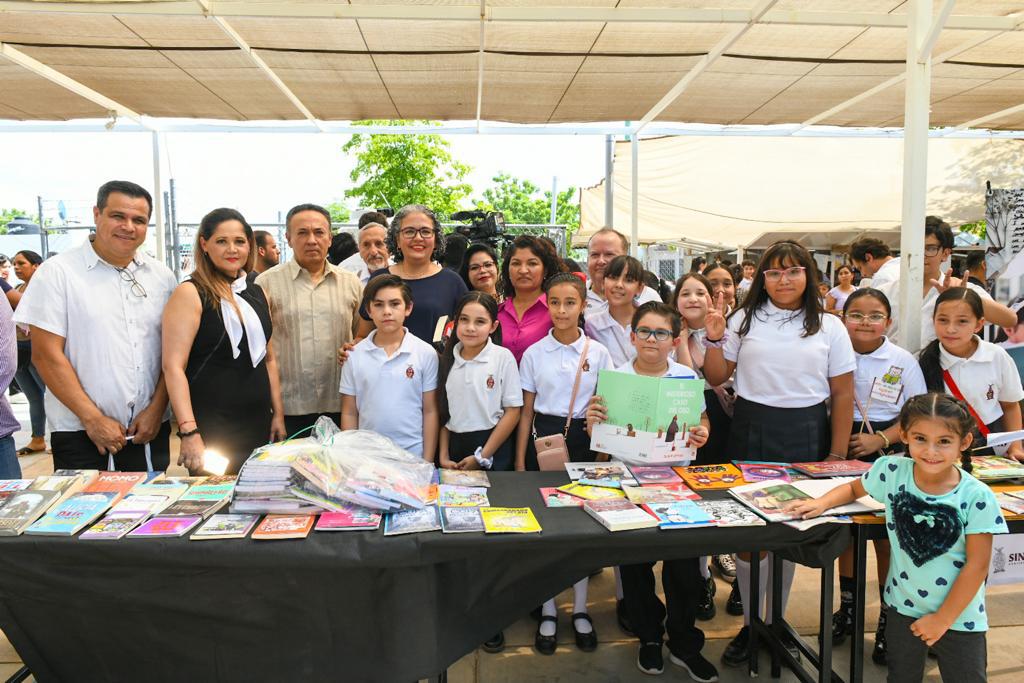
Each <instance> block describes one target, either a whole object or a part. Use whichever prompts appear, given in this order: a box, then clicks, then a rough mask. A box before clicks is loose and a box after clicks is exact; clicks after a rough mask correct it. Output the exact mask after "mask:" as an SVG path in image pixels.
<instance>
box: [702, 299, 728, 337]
mask: <svg viewBox="0 0 1024 683" xmlns="http://www.w3.org/2000/svg"><path fill="white" fill-rule="evenodd" d="M707 297H708V313H707V315H706V316H705V318H704V330H705V331H706V332H707V338H708V339H709V340H711V341H719V340H720V339H721V338H722V337H723V336H724V335H725V294H723V293H722V292H719V293H718V298H717V300H715V301H712V299H711V295H710V294H709V295H707Z"/></svg>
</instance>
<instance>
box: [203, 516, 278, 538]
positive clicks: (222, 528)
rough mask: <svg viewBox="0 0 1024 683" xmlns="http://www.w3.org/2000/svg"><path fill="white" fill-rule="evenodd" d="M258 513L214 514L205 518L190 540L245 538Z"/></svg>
mask: <svg viewBox="0 0 1024 683" xmlns="http://www.w3.org/2000/svg"><path fill="white" fill-rule="evenodd" d="M259 518H260V516H259V515H214V516H213V517H210V518H209V519H208V520H206V521H205V522H204V523H203V525H202V526H201V527H199V528H198V529H196V532H195V533H194V534H192V535H191V536H189V537H188V538H189V540H190V541H206V540H211V539H222V538H245V537H246V536H248V535H249V532H250V531H252V528H253V527H254V526H256V522H257V521H259Z"/></svg>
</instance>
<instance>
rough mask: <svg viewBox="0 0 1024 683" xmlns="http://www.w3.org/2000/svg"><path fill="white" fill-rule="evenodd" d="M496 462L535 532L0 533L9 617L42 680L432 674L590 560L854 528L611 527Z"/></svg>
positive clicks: (828, 556)
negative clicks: (266, 537)
mask: <svg viewBox="0 0 1024 683" xmlns="http://www.w3.org/2000/svg"><path fill="white" fill-rule="evenodd" d="M567 481H568V480H567V478H566V475H565V474H564V473H551V472H535V473H512V472H509V473H494V474H492V475H491V482H492V487H491V489H490V500H491V504H492V505H496V506H511V507H524V506H529V507H531V508H533V510H534V513H535V514H536V515H537V518H538V519H539V520H540V523H541V526H543V528H544V531H543V533H541V534H522V535H497V536H495V535H492V536H487V537H485V536H484V535H482V534H476V533H470V534H441V533H440V532H433V533H427V534H412V535H407V536H393V537H387V538H385V537H384V535H383V532H382V531H375V532H330V533H328V532H312V533H311V534H310V536H309V537H308V538H306V539H302V540H286V541H253V540H250V539H244V540H225V541H202V542H194V541H189V540H188V539H187V538H181V539H160V540H157V539H122V540H120V541H114V542H106V541H79V540H77V539H68V538H50V537H39V536H36V537H32V536H21V537H18V538H3V539H0V628H2V629H3V631H4V632H5V633H6V634H7V636H8V637H9V638H10V640H11V642H12V643H13V644H14V647H15V648H16V649H17V651H18V653H19V654H20V655H21V657H22V659H23V660H24V661H25V663H26V664H27V665H28V667H29V668H30V669H31V671H32V672H33V674H35V676H36V678H37V679H38V680H39V681H86V680H88V681H140V680H145V681H154V682H155V681H182V680H190V681H282V680H302V681H328V680H330V681H342V680H344V681H376V680H380V681H408V680H413V679H416V678H421V677H427V676H431V675H436V674H437V673H439V672H440V671H442V670H443V669H444V668H445V667H447V666H448V665H450V664H451V663H453V662H455V661H456V660H458V659H459V658H460V657H462V656H463V655H465V654H466V653H468V652H470V651H472V650H473V649H474V648H475V647H476V646H477V645H478V644H479V643H481V642H482V641H483V640H485V639H487V638H488V637H490V636H491V635H492V634H494V633H496V632H497V631H498V630H500V629H502V628H504V627H506V626H508V625H509V624H510V623H512V622H514V621H516V620H517V619H519V618H521V617H522V616H523V615H524V614H526V613H527V612H528V611H530V609H532V608H534V607H536V606H537V605H539V604H541V603H542V602H543V601H544V600H545V599H547V598H549V597H551V596H552V595H555V594H557V593H558V592H560V591H561V590H563V589H565V588H567V587H569V586H570V585H572V584H573V583H574V582H575V581H577V580H579V579H580V578H582V577H583V576H586V575H587V574H588V573H590V572H591V571H593V570H595V569H597V568H600V567H607V566H612V565H616V564H624V563H629V562H640V561H651V560H658V559H665V558H682V557H692V556H696V555H709V554H717V553H722V552H729V551H746V550H774V551H777V552H779V553H780V554H781V555H783V556H784V557H786V558H787V559H791V560H795V561H797V562H800V563H802V564H807V565H810V566H821V565H822V563H825V562H831V561H833V560H834V559H835V558H836V557H837V556H838V555H839V553H840V552H842V550H843V549H844V548H845V547H846V545H847V543H848V541H849V530H848V529H847V528H846V526H845V525H838V524H826V525H821V526H817V527H814V528H812V529H810V530H808V531H804V532H797V531H795V530H794V529H791V528H789V527H786V526H783V525H780V524H770V525H768V526H767V527H750V528H731V529H718V528H706V529H690V530H673V531H661V530H658V529H645V530H640V531H631V532H619V533H614V534H613V533H609V532H608V531H606V530H605V529H604V527H602V526H601V525H599V524H598V523H597V522H596V521H595V520H593V519H592V518H590V517H589V516H588V515H587V514H586V513H585V512H584V511H583V510H581V509H578V508H545V507H544V504H543V501H542V500H541V497H540V494H539V493H538V491H537V489H538V487H541V486H557V485H560V484H563V483H566V482H567Z"/></svg>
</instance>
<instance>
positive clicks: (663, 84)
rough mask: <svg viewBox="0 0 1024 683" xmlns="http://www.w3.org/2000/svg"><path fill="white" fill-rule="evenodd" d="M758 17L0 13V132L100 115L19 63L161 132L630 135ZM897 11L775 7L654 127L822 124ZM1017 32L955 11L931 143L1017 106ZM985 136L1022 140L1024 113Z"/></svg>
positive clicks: (1014, 26)
mask: <svg viewBox="0 0 1024 683" xmlns="http://www.w3.org/2000/svg"><path fill="white" fill-rule="evenodd" d="M760 4H761V3H760V2H756V1H755V0H485V2H484V3H483V4H482V5H481V3H480V2H479V1H478V0H415V1H408V0H351V1H350V2H341V1H336V2H325V1H321V2H313V1H309V0H298V1H294V2H284V1H283V0H278V1H276V2H275V1H264V0H261V1H255V0H230V1H210V0H187V1H186V0H165V1H160V2H154V1H148V0H129V1H122V2H103V3H100V2H87V1H83V0H77V1H75V0H71V1H69V2H43V1H37V0H4V1H0V44H2V45H0V48H2V49H6V52H3V51H2V50H0V92H2V93H4V97H3V101H2V103H0V118H7V119H18V120H22V119H23V120H33V119H48V120H53V119H74V118H82V117H102V116H105V115H106V113H107V109H106V108H105V107H104V106H100V105H98V104H95V103H94V102H91V101H89V100H88V99H85V98H83V97H82V96H81V95H80V94H76V93H74V92H71V91H69V90H67V89H64V88H62V87H60V86H59V85H56V84H55V83H54V82H53V81H52V79H48V78H46V77H44V76H43V75H41V74H40V72H39V70H33V69H29V68H26V66H25V64H24V63H18V62H16V61H15V60H14V59H13V57H14V56H15V51H17V53H18V54H20V55H27V57H28V58H30V59H32V60H35V61H36V62H38V63H39V64H41V65H43V66H44V67H49V68H50V69H53V70H55V71H56V72H57V73H59V74H62V75H64V76H67V77H68V78H71V79H74V80H75V81H77V82H79V83H81V84H84V85H85V86H87V87H88V88H91V89H92V90H94V91H96V92H98V93H101V94H103V95H105V96H107V97H109V98H112V99H113V100H115V101H116V102H118V103H120V104H122V105H124V106H125V107H127V108H129V109H130V110H132V111H134V112H137V113H139V114H141V115H145V116H151V117H184V118H211V119H226V120H287V119H301V118H303V117H304V116H306V117H307V118H309V117H310V116H312V117H315V118H316V119H319V120H324V121H343V120H356V119H367V118H379V119H397V118H402V119H418V118H431V119H442V120H469V119H474V118H477V107H478V101H479V108H480V109H479V117H480V118H482V119H484V120H489V121H506V122H514V123H539V124H548V123H559V122H592V121H596V122H607V121H624V120H638V119H640V118H641V117H643V116H644V115H645V113H647V112H649V111H650V110H651V108H652V107H653V106H654V105H655V104H656V103H657V102H658V101H659V100H660V99H661V98H662V97H663V96H664V95H665V93H666V92H667V91H669V89H671V88H672V87H673V86H674V85H675V84H676V83H677V82H678V81H679V80H680V78H682V77H683V76H684V75H685V74H686V73H687V72H688V71H689V70H690V69H691V68H693V67H694V66H695V65H697V64H698V63H699V62H700V60H701V59H702V58H704V57H705V56H706V55H708V54H709V52H712V51H713V50H714V47H715V45H716V44H718V43H719V41H721V40H722V38H723V37H726V36H727V35H729V33H730V31H733V30H734V29H735V28H736V27H737V26H742V25H743V22H744V21H746V20H749V19H750V15H751V11H752V9H753V8H755V7H756V6H758V5H760ZM906 4H907V3H905V2H903V0H861V1H860V2H858V3H856V8H855V9H856V11H851V3H849V2H847V1H846V0H813V1H811V0H778V1H777V2H775V3H771V8H770V10H769V11H768V12H767V13H766V14H765V15H764V16H763V17H760V18H759V21H758V23H755V24H753V25H752V26H751V27H750V28H749V30H747V31H746V32H745V33H744V34H743V35H742V37H740V38H739V40H737V41H736V42H735V43H733V44H731V45H730V46H729V48H728V50H726V52H725V53H724V54H723V55H722V56H721V57H719V58H718V59H715V60H714V61H713V62H712V63H711V65H710V66H709V67H708V68H707V69H706V70H704V71H703V72H702V73H701V74H700V75H699V76H698V77H697V78H696V79H695V80H694V81H693V83H692V84H691V85H690V87H689V88H688V89H687V90H686V93H685V95H684V96H682V97H679V98H677V99H675V100H674V101H673V102H672V103H671V104H669V106H668V107H667V108H665V109H664V111H662V112H661V113H660V114H659V115H658V116H657V119H658V120H661V121H680V122H693V121H696V122H702V123H721V124H750V125H762V124H780V123H802V122H805V121H807V120H809V119H811V118H813V117H815V116H818V115H820V114H822V113H823V112H825V111H828V110H829V109H830V108H832V107H835V106H836V105H838V104H840V103H843V102H845V101H847V100H849V99H850V98H851V97H853V96H855V95H858V94H860V93H863V92H864V91H866V90H868V89H869V88H872V87H874V86H877V85H879V84H881V83H884V82H886V81H888V80H889V79H892V78H894V77H898V76H899V75H900V74H901V73H903V70H904V60H905V58H906V50H905V45H906V27H905V24H906V15H905V12H906ZM935 4H936V5H939V4H941V3H939V2H938V1H936V3H935ZM481 7H482V9H481ZM481 12H482V14H481ZM1022 13H1024V0H958V2H956V3H955V6H954V8H953V10H952V14H951V15H950V17H949V19H948V20H947V22H946V28H945V29H944V30H943V31H942V32H941V34H939V36H938V41H937V43H936V45H935V49H934V51H933V54H934V55H936V56H938V57H941V59H938V58H937V59H936V63H935V64H934V66H933V68H932V94H931V103H932V111H931V123H932V125H937V126H943V125H954V126H955V125H960V124H962V123H965V122H967V121H970V120H972V119H973V118H976V117H978V116H982V115H986V114H990V113H994V112H1000V111H1004V110H1007V109H1010V110H1013V108H1014V107H1017V106H1018V105H1021V104H1024V97H1022V92H1024V23H1022V20H1024V14H1022ZM232 32H233V33H232ZM236 37H237V40H236ZM481 37H482V39H483V40H482V42H481ZM239 41H242V42H241V43H240V42H239ZM243 45H244V46H246V47H247V48H251V52H249V51H248V50H247V49H246V47H243ZM947 57H948V58H947ZM481 66H482V80H479V78H480V76H481V70H480V69H481ZM264 67H265V68H264ZM275 78H279V79H280V81H281V83H283V84H284V86H286V87H287V88H288V89H289V90H290V92H291V93H293V94H294V97H295V98H296V100H297V101H298V102H300V103H301V107H302V108H301V109H300V107H299V105H297V104H296V102H295V101H292V99H290V97H289V96H288V95H286V94H285V93H284V92H282V89H281V88H280V87H279V86H278V84H277V83H275V81H274V79H275ZM903 105H904V92H903V87H902V84H901V83H898V82H897V83H895V84H893V85H892V86H891V87H888V88H885V89H884V90H881V91H880V92H878V93H877V94H875V95H873V96H872V97H870V98H867V99H865V100H864V101H862V102H860V103H858V104H855V105H852V106H847V107H845V108H843V109H842V110H840V111H837V112H835V113H834V114H832V115H830V116H828V117H826V118H824V119H823V120H821V121H820V123H822V124H825V125H842V126H892V125H900V124H901V123H902V120H903ZM306 112H308V114H309V116H307V114H306ZM986 126H987V127H991V128H998V129H1007V130H1017V129H1024V107H1022V108H1020V109H1018V110H1014V111H1010V112H1008V113H1006V114H1005V115H1003V116H1001V117H1000V118H998V119H995V120H992V121H989V122H987V123H986Z"/></svg>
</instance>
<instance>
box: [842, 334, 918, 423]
mask: <svg viewBox="0 0 1024 683" xmlns="http://www.w3.org/2000/svg"><path fill="white" fill-rule="evenodd" d="M856 357H857V369H856V370H854V371H853V387H854V395H855V396H856V397H857V401H856V402H854V404H853V419H854V421H855V422H863V421H864V417H863V416H862V415H861V412H860V407H863V408H864V409H865V410H867V412H868V420H869V421H871V422H888V421H889V420H895V419H896V418H897V417H899V414H900V409H901V408H903V404H904V403H906V402H907V399H910V398H913V397H914V396H920V395H921V394H927V393H928V387H927V385H926V384H925V381H924V374H923V373H922V372H921V366H920V365H918V363H917V359H916V358H914V356H913V354H911V353H910V352H909V351H907V350H906V349H904V348H903V347H901V346H897V345H896V344H893V343H892V342H891V341H889V340H888V339H887V338H886V337H882V345H881V346H879V347H878V348H877V349H875V350H874V351H872V352H871V353H858V354H856ZM896 373H898V374H899V375H900V384H902V385H903V387H902V388H903V390H902V392H901V393H900V396H899V399H897V401H896V402H895V403H889V402H887V401H882V400H879V399H877V398H871V387H872V385H873V384H874V383H875V382H881V381H882V378H883V377H884V376H885V375H887V374H896ZM857 402H859V403H860V407H858V405H857Z"/></svg>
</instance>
